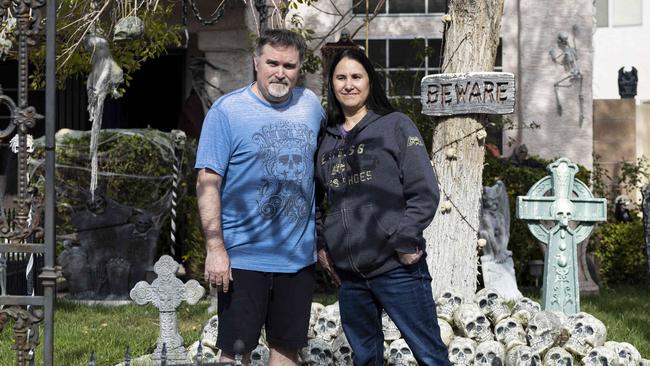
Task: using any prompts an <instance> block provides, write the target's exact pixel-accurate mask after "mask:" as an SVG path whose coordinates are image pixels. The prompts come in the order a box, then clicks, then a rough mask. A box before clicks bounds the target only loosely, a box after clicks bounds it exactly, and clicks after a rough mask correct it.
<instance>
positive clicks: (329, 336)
mask: <svg viewBox="0 0 650 366" xmlns="http://www.w3.org/2000/svg"><path fill="white" fill-rule="evenodd" d="M314 333H316V337H319V338H322V339H324V340H325V341H327V342H332V341H333V340H334V338H336V337H337V336H338V335H339V334H341V316H340V312H339V304H338V303H335V304H332V305H327V306H326V307H324V308H323V310H322V311H321V312H320V313H319V314H318V317H316V325H315V326H314Z"/></svg>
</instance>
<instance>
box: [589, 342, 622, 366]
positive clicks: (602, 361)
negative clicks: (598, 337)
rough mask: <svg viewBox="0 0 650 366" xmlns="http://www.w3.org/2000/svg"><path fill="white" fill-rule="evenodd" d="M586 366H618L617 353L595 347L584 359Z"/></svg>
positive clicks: (603, 347) (601, 347) (602, 347)
mask: <svg viewBox="0 0 650 366" xmlns="http://www.w3.org/2000/svg"><path fill="white" fill-rule="evenodd" d="M582 364H583V365H584V366H618V357H617V356H616V353H614V351H612V350H611V349H609V348H607V347H605V346H598V347H594V348H592V349H591V351H589V353H587V355H586V356H585V357H583V358H582Z"/></svg>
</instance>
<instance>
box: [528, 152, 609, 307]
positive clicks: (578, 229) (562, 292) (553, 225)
mask: <svg viewBox="0 0 650 366" xmlns="http://www.w3.org/2000/svg"><path fill="white" fill-rule="evenodd" d="M546 169H547V170H548V171H549V172H550V173H551V175H550V176H547V177H544V178H542V179H540V180H539V181H538V182H537V183H535V184H534V185H533V186H532V187H531V188H530V190H529V191H528V195H527V196H519V197H517V217H518V218H520V219H522V220H524V221H526V222H527V224H528V229H529V230H530V231H531V233H532V234H533V235H534V236H535V238H537V240H539V241H540V242H542V243H543V244H544V245H546V247H547V248H546V256H545V258H544V283H543V286H542V306H543V308H544V310H549V311H562V312H564V313H566V314H575V313H577V312H579V311H580V291H579V285H578V265H577V245H578V244H580V243H581V242H583V241H584V240H585V239H587V238H588V237H589V234H591V231H592V230H593V226H594V224H595V223H596V222H598V221H605V220H606V219H607V200H606V199H604V198H594V197H593V195H592V193H591V191H590V190H589V188H588V187H587V186H586V185H585V184H584V183H582V182H581V181H579V180H578V179H576V178H575V175H576V173H577V172H578V166H577V165H576V164H574V163H572V162H571V161H570V160H569V159H566V158H561V159H558V160H557V161H555V162H553V163H551V164H549V165H548V167H547V168H546Z"/></svg>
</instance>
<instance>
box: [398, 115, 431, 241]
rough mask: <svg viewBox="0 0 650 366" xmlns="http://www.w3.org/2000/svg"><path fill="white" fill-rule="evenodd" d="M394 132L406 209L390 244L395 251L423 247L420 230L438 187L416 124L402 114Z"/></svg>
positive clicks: (429, 217)
mask: <svg viewBox="0 0 650 366" xmlns="http://www.w3.org/2000/svg"><path fill="white" fill-rule="evenodd" d="M395 135H396V138H397V144H398V146H399V148H400V155H399V162H398V164H399V168H400V178H401V181H402V192H403V196H404V206H405V209H404V216H402V218H401V219H400V221H399V224H398V226H397V230H396V231H395V233H394V234H393V235H392V236H391V237H390V239H389V244H390V245H391V246H393V248H395V250H396V251H398V252H402V253H414V252H415V248H416V247H420V249H422V250H424V249H425V248H424V239H423V238H422V231H424V229H425V228H426V227H427V226H428V225H429V224H430V223H431V220H433V216H434V215H435V214H436V210H437V209H438V203H439V201H440V191H439V190H438V180H437V178H436V176H435V173H434V172H433V167H432V166H431V161H430V160H429V154H428V153H427V149H426V146H425V145H424V140H423V139H422V136H421V135H420V132H419V131H418V129H417V127H416V126H415V124H414V123H413V122H412V121H411V120H410V119H409V118H408V117H406V116H405V115H402V118H401V119H400V120H399V121H398V123H397V126H396V133H395Z"/></svg>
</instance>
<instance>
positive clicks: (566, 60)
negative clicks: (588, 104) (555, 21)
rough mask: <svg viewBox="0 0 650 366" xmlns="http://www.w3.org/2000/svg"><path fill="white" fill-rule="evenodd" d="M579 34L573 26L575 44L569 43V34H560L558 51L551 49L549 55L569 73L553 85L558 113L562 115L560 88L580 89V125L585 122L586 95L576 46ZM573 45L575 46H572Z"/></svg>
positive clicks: (558, 36)
mask: <svg viewBox="0 0 650 366" xmlns="http://www.w3.org/2000/svg"><path fill="white" fill-rule="evenodd" d="M577 33H578V27H577V26H575V25H574V26H573V42H569V34H567V33H566V32H560V33H558V35H557V46H558V49H559V50H558V49H551V50H550V51H549V54H550V56H551V60H553V62H555V63H559V64H561V65H562V66H564V70H565V71H566V72H567V73H568V74H567V75H566V76H565V77H563V78H562V79H560V80H558V81H557V82H555V83H554V84H553V88H554V91H555V101H556V103H557V113H558V114H559V115H562V103H560V95H559V89H560V88H572V87H574V86H576V87H577V88H578V104H579V105H578V107H579V108H580V125H582V122H583V120H584V109H583V108H584V107H583V102H584V95H583V94H582V72H581V71H580V66H579V65H578V52H577V50H576V45H575V36H576V34H577ZM571 43H573V44H571Z"/></svg>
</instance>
